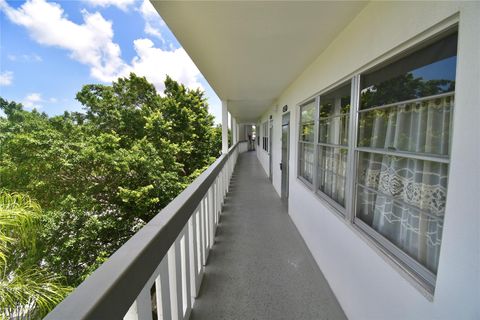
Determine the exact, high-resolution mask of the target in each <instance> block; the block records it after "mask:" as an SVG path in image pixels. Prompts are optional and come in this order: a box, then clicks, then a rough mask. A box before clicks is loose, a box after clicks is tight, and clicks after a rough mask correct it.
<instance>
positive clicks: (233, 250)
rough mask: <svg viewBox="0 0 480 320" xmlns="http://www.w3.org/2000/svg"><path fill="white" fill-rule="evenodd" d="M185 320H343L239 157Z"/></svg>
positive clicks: (274, 200)
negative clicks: (191, 306)
mask: <svg viewBox="0 0 480 320" xmlns="http://www.w3.org/2000/svg"><path fill="white" fill-rule="evenodd" d="M215 241H216V242H215V245H214V246H213V249H212V251H210V256H209V258H208V266H207V268H206V272H205V278H204V280H203V283H202V287H201V289H200V294H199V297H198V298H197V299H196V302H195V305H194V308H193V310H192V314H191V319H194V320H215V319H229V320H235V319H239V320H240V319H241V320H244V319H245V320H249V319H257V320H264V319H265V320H268V319H275V320H277V319H288V320H293V319H308V320H313V319H346V317H345V314H344V313H343V311H342V309H341V307H340V305H339V304H338V302H337V300H336V298H335V296H334V295H333V293H332V291H331V290H330V287H329V286H328V284H327V282H326V280H325V278H324V277H323V275H322V273H321V271H320V270H319V268H318V266H317V264H316V263H315V261H314V259H313V257H312V255H311V253H310V251H309V250H308V249H307V247H306V245H305V243H304V242H303V239H302V237H301V236H300V234H299V233H298V231H297V229H296V228H295V225H294V224H293V222H292V221H291V219H290V217H289V216H288V214H287V210H286V208H285V207H284V205H283V204H282V201H281V200H280V198H279V197H278V195H277V193H276V192H275V190H274V189H273V186H272V185H271V183H270V181H269V180H268V178H267V177H266V175H265V172H264V170H263V169H262V168H261V165H260V163H259V162H258V160H257V157H256V155H255V152H246V153H243V154H240V155H239V158H238V162H237V166H236V168H235V172H234V173H233V176H232V180H231V185H230V192H229V194H228V195H227V198H226V200H225V206H224V210H223V212H222V215H221V218H220V224H219V226H218V229H217V235H216V237H215Z"/></svg>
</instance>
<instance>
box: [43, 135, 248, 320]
mask: <svg viewBox="0 0 480 320" xmlns="http://www.w3.org/2000/svg"><path fill="white" fill-rule="evenodd" d="M242 144H244V143H243V142H242V143H237V144H236V145H235V146H233V147H232V148H230V150H229V152H228V154H224V155H222V156H221V157H220V158H218V159H217V160H216V161H215V163H214V164H212V165H211V166H210V167H209V168H208V169H207V170H206V171H205V172H203V173H202V174H201V175H200V176H199V177H198V178H197V179H195V181H194V182H193V183H192V184H191V185H190V186H189V187H187V189H185V190H184V191H183V192H182V193H181V194H180V195H179V196H178V197H176V198H175V199H174V200H173V201H172V202H171V203H170V204H169V205H167V206H166V207H165V208H164V209H163V210H162V211H161V212H160V213H159V214H158V215H157V216H156V217H154V218H153V219H152V220H151V221H150V222H149V223H148V224H147V225H145V226H144V227H143V228H142V229H141V230H140V231H139V232H138V233H137V234H135V235H134V236H133V237H132V238H131V239H130V240H129V241H127V243H125V244H124V245H123V246H122V247H121V248H120V249H118V250H117V251H116V252H115V253H114V254H113V255H112V256H111V257H110V258H109V259H108V260H107V261H106V262H105V263H104V264H103V265H101V266H100V267H99V268H98V269H97V270H96V271H95V272H94V273H93V274H92V275H91V276H90V277H89V278H88V279H87V280H86V281H84V282H83V283H82V284H81V285H80V286H79V287H78V288H77V289H76V290H75V291H74V292H73V293H72V294H70V295H69V296H68V297H67V298H66V299H65V300H64V301H63V302H62V303H60V304H59V305H58V306H57V307H56V308H55V309H54V310H53V311H52V312H51V313H50V314H49V315H48V316H47V317H46V318H45V319H72V320H73V319H122V318H123V319H125V320H137V319H138V320H152V319H153V316H152V315H153V313H154V312H156V313H157V317H158V319H164V320H170V319H172V320H181V319H188V318H189V316H190V312H191V310H192V307H193V304H194V301H195V298H196V297H197V295H198V291H199V289H200V284H201V282H202V278H203V274H204V270H205V266H206V264H207V259H208V254H209V252H210V249H211V248H212V246H213V244H214V242H215V232H216V228H217V225H218V222H219V217H220V214H221V211H222V205H223V203H224V199H225V196H226V194H227V192H228V188H229V183H230V178H231V176H232V173H233V170H234V167H235V164H236V161H237V157H238V154H239V153H240V152H244V151H246V149H245V148H243V147H242V148H240V147H239V146H241V145H242ZM244 149H245V150H244Z"/></svg>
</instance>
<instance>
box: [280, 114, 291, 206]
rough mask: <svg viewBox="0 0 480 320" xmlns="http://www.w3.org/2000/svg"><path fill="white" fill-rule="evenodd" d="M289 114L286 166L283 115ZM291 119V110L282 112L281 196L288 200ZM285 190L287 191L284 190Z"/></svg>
mask: <svg viewBox="0 0 480 320" xmlns="http://www.w3.org/2000/svg"><path fill="white" fill-rule="evenodd" d="M287 115H288V125H287V126H288V129H287V141H286V144H287V155H286V160H287V165H286V166H285V163H284V159H283V126H284V124H283V117H284V116H287ZM291 119H292V114H291V113H290V110H289V111H287V112H285V113H283V114H282V130H281V132H282V138H281V146H280V150H281V157H280V160H281V167H282V170H281V171H282V172H281V187H280V193H281V198H282V200H288V196H289V191H290V190H289V189H290V188H289V186H290V185H289V184H290V177H289V175H290V131H291ZM285 169H286V177H285V185H284V181H283V174H284V172H285ZM284 190H285V192H284Z"/></svg>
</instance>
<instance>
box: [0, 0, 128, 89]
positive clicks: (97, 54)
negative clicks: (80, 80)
mask: <svg viewBox="0 0 480 320" xmlns="http://www.w3.org/2000/svg"><path fill="white" fill-rule="evenodd" d="M0 9H2V10H3V11H4V12H5V14H6V15H7V17H8V18H9V19H10V21H12V22H13V23H15V24H18V25H21V26H24V27H25V28H26V29H27V30H28V32H29V33H30V36H31V37H32V38H33V39H34V40H35V41H36V42H38V43H40V44H43V45H47V46H55V47H59V48H62V49H66V50H68V51H69V52H70V56H71V57H72V58H73V59H75V60H77V61H79V62H81V63H83V64H86V65H88V66H90V74H91V75H92V76H93V77H94V78H96V79H98V80H101V81H105V82H108V81H111V80H113V79H115V78H116V77H117V74H118V72H119V71H120V70H122V68H124V67H125V66H124V62H123V61H122V59H121V57H120V55H121V52H120V47H119V46H118V44H116V43H114V42H113V40H112V39H113V30H112V23H111V22H110V21H108V20H105V19H104V18H103V16H102V15H101V14H100V13H98V12H96V13H89V12H87V11H85V10H84V11H82V14H83V20H84V23H83V24H76V23H74V22H72V21H70V20H68V19H67V17H66V16H65V14H64V11H63V9H62V7H61V6H60V5H59V4H57V3H47V2H46V1H45V0H30V1H27V2H25V3H24V4H23V5H22V6H21V7H19V8H18V9H14V8H12V7H10V6H9V5H8V4H7V3H6V2H5V1H4V0H0Z"/></svg>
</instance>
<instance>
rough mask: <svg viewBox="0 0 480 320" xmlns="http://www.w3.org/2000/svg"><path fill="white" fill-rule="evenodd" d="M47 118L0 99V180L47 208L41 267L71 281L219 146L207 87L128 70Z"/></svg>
mask: <svg viewBox="0 0 480 320" xmlns="http://www.w3.org/2000/svg"><path fill="white" fill-rule="evenodd" d="M77 99H78V101H80V103H82V105H83V106H84V108H85V112H84V113H78V112H76V113H68V112H66V113H65V114H63V115H61V116H55V117H48V116H47V115H45V114H41V113H39V112H37V111H32V112H29V111H26V110H23V108H22V106H21V105H20V104H16V103H14V102H8V101H5V100H3V99H1V98H0V108H1V109H2V110H3V111H4V112H5V114H6V117H5V118H0V146H1V153H0V186H1V187H2V188H4V189H6V190H9V191H12V192H21V193H25V194H28V195H30V196H32V197H34V198H35V199H36V200H37V201H38V202H39V204H40V205H41V206H42V207H43V208H44V211H45V212H44V214H43V215H42V217H41V223H42V228H41V229H42V231H41V235H40V240H39V243H38V247H39V248H40V250H41V252H42V254H41V255H40V256H41V259H42V263H43V265H45V266H46V267H47V268H48V269H49V270H51V271H52V272H54V273H55V274H57V275H61V276H63V277H64V278H65V279H66V282H65V284H68V285H72V286H76V285H78V284H79V283H80V282H81V281H82V280H83V279H84V278H85V277H86V276H88V274H89V273H91V271H92V270H94V269H95V268H96V267H97V266H98V265H99V264H101V263H102V262H103V261H104V260H105V259H106V258H108V257H109V256H110V255H111V254H112V253H113V252H114V251H115V250H116V249H118V248H119V247H120V246H121V245H122V244H123V243H124V242H125V241H126V240H127V239H129V238H130V237H131V236H132V235H133V234H134V233H135V232H136V231H137V230H138V229H139V228H141V227H142V226H143V225H144V224H145V223H146V222H148V221H149V220H150V219H151V218H152V217H153V216H155V215H156V214H157V213H158V212H159V211H160V210H161V209H162V208H163V207H164V206H165V205H166V204H168V203H169V202H170V201H171V200H172V199H173V198H175V197H176V196H177V195H178V194H179V193H180V192H181V191H182V190H183V189H184V188H185V187H186V186H187V185H188V184H189V183H190V182H191V181H192V180H193V179H194V178H195V177H196V176H197V175H198V174H199V173H200V172H201V171H202V170H203V169H204V168H206V167H207V166H208V165H209V164H210V163H212V162H213V161H214V159H215V158H217V157H218V155H219V154H220V149H221V142H220V143H219V142H218V141H221V132H220V134H219V133H218V129H215V128H214V126H213V117H212V116H211V115H210V114H209V113H208V106H207V103H206V100H205V98H204V95H203V93H202V92H201V91H199V90H190V89H187V88H185V87H184V86H183V85H181V84H178V83H177V82H175V81H173V80H172V79H170V78H168V77H167V79H166V81H165V92H164V94H163V95H159V94H158V93H157V91H156V90H155V87H154V86H153V85H152V84H150V83H148V81H146V79H145V78H143V77H137V76H136V75H134V74H131V75H130V76H129V77H127V78H120V79H118V80H117V81H115V82H113V83H112V85H98V84H92V85H86V86H84V87H83V88H82V89H81V90H80V92H79V93H78V94H77Z"/></svg>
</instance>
